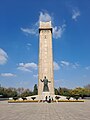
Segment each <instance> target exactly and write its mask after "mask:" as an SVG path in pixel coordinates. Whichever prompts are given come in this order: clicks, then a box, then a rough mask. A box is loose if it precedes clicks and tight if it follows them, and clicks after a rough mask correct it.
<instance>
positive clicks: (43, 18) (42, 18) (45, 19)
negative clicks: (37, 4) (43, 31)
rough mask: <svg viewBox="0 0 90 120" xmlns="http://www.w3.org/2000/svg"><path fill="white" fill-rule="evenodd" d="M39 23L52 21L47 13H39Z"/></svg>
mask: <svg viewBox="0 0 90 120" xmlns="http://www.w3.org/2000/svg"><path fill="white" fill-rule="evenodd" d="M39 21H42V22H48V21H52V17H51V16H50V15H49V14H48V13H47V12H40V16H39Z"/></svg>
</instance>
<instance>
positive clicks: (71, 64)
mask: <svg viewBox="0 0 90 120" xmlns="http://www.w3.org/2000/svg"><path fill="white" fill-rule="evenodd" d="M60 66H61V67H70V68H74V69H76V68H78V67H79V66H80V65H79V64H78V63H71V62H68V61H61V62H60Z"/></svg>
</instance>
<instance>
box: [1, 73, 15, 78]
mask: <svg viewBox="0 0 90 120" xmlns="http://www.w3.org/2000/svg"><path fill="white" fill-rule="evenodd" d="M1 76H2V77H15V76H16V75H15V74H12V73H1Z"/></svg>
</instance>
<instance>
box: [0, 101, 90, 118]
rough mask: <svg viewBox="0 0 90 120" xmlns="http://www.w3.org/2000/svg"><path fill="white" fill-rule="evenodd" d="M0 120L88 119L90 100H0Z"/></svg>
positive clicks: (89, 115)
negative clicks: (38, 101) (31, 101)
mask: <svg viewBox="0 0 90 120" xmlns="http://www.w3.org/2000/svg"><path fill="white" fill-rule="evenodd" d="M0 120H90V101H87V102H83V103H79V102H78V103H77V102H76V103H17V104H16V103H13V104H8V103H7V102H5V101H4V102H1V101H0Z"/></svg>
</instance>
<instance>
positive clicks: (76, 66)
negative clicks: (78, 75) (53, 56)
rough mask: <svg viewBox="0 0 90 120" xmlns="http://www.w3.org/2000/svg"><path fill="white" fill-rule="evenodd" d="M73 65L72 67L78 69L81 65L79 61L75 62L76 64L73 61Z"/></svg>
mask: <svg viewBox="0 0 90 120" xmlns="http://www.w3.org/2000/svg"><path fill="white" fill-rule="evenodd" d="M71 65H72V68H74V69H76V68H78V67H79V66H80V65H79V64H78V63H74V64H73V63H72V64H71Z"/></svg>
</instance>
